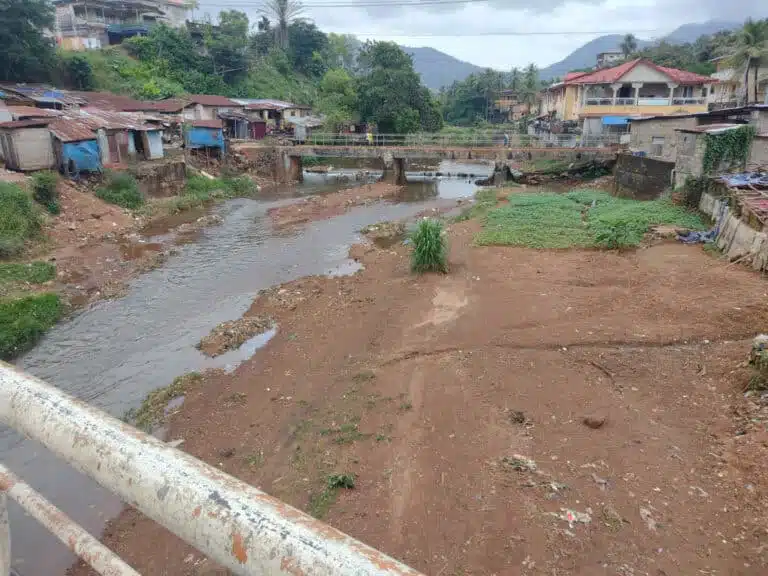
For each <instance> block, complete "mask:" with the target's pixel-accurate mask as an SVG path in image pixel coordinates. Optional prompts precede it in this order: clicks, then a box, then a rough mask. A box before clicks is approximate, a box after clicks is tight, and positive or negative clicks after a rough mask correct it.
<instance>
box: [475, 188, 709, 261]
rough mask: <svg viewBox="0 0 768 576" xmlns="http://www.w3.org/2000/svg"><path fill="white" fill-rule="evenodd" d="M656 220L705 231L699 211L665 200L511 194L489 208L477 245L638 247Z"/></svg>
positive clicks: (601, 194) (581, 192)
mask: <svg viewBox="0 0 768 576" xmlns="http://www.w3.org/2000/svg"><path fill="white" fill-rule="evenodd" d="M657 224H668V225H673V226H680V227H683V228H692V229H703V228H704V222H703V221H702V220H701V218H700V217H699V215H698V214H696V213H694V212H691V211H689V210H686V209H685V208H683V207H681V206H676V205H675V204H673V203H672V202H671V201H669V200H666V199H659V200H651V201H638V200H629V199H624V198H615V197H613V196H611V195H609V194H607V193H605V192H600V191H595V190H575V191H572V192H569V193H567V194H554V193H540V194H513V195H511V196H510V197H509V204H507V205H505V206H501V207H499V208H496V209H495V210H492V211H491V212H490V213H489V214H488V216H487V218H486V221H485V226H484V229H483V230H482V231H481V232H480V233H479V234H478V235H477V237H476V238H475V240H476V242H477V243H478V244H485V245H488V244H501V245H513V246H526V247H529V248H572V247H576V248H586V247H599V248H608V249H620V248H628V247H632V246H637V245H638V244H639V243H640V242H641V241H642V239H643V236H644V235H645V233H646V232H647V231H648V229H649V228H650V227H651V226H653V225H657Z"/></svg>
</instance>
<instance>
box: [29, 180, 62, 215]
mask: <svg viewBox="0 0 768 576" xmlns="http://www.w3.org/2000/svg"><path fill="white" fill-rule="evenodd" d="M58 183H59V175H58V174H56V172H51V171H50V170H45V171H43V172H36V173H35V174H33V176H32V196H33V198H34V199H35V201H36V202H37V203H38V204H41V205H42V206H44V207H45V209H46V210H48V212H50V213H51V214H58V213H59V212H61V207H60V206H59V192H58V190H57V189H56V186H57V185H58Z"/></svg>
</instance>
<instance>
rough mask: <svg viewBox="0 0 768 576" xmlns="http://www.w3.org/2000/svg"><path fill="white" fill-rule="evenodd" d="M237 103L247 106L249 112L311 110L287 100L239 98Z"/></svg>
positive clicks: (308, 107)
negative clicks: (291, 109)
mask: <svg viewBox="0 0 768 576" xmlns="http://www.w3.org/2000/svg"><path fill="white" fill-rule="evenodd" d="M235 102H238V103H240V104H243V105H245V108H246V109H247V110H288V109H290V108H293V109H301V110H310V109H311V107H310V106H304V105H302V104H294V103H293V102H286V101H285V100H274V99H272V98H238V99H235Z"/></svg>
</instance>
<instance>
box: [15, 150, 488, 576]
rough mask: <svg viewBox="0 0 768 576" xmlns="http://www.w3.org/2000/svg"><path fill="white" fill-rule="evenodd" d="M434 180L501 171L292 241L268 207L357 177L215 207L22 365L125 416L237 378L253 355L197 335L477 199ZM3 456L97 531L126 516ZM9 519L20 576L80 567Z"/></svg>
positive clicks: (89, 493) (92, 493)
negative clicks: (219, 379) (190, 379)
mask: <svg viewBox="0 0 768 576" xmlns="http://www.w3.org/2000/svg"><path fill="white" fill-rule="evenodd" d="M436 171H440V172H442V173H451V174H456V173H462V174H474V175H475V177H476V178H480V177H485V176H488V175H489V174H490V173H491V171H492V168H491V167H489V166H486V165H481V164H457V163H455V162H442V163H441V164H440V166H433V167H425V169H424V170H422V171H420V172H417V173H409V174H408V179H409V182H410V183H409V185H408V186H407V188H406V190H405V192H404V194H403V197H402V201H401V202H399V203H389V202H381V203H376V204H373V205H369V206H362V207H357V208H354V209H352V210H350V211H349V212H347V213H346V214H343V215H341V216H337V217H334V218H331V219H329V220H321V221H316V222H310V223H308V224H307V225H305V226H303V227H302V228H301V229H299V230H296V231H293V232H291V233H290V234H288V235H286V233H285V232H281V233H280V234H276V233H274V231H273V229H272V227H271V222H270V219H269V217H268V216H267V210H269V208H271V207H273V206H277V205H281V204H284V203H286V202H291V201H294V199H295V198H297V197H301V196H304V195H307V194H317V193H325V192H333V191H335V190H338V189H342V188H347V187H349V186H350V180H351V181H352V183H354V178H355V170H353V169H350V168H343V169H333V170H331V171H330V172H329V173H328V174H322V175H320V174H305V181H304V183H302V184H301V185H300V186H297V187H291V188H277V189H274V190H270V191H269V192H268V193H265V194H264V195H263V197H260V198H257V199H251V198H248V199H246V198H240V199H235V200H230V201H227V202H225V203H223V204H220V205H218V206H215V207H213V208H212V209H211V210H212V212H213V213H215V214H217V215H218V216H220V217H221V223H220V224H217V225H214V226H211V227H210V228H206V229H205V230H203V232H202V233H201V234H200V235H199V237H197V238H196V240H195V241H194V242H192V243H187V244H183V245H180V246H179V247H178V253H177V254H176V255H174V256H172V257H170V258H169V259H168V261H167V262H166V263H165V264H164V265H163V266H162V267H161V268H159V269H156V270H153V271H151V272H148V273H146V274H144V275H142V276H140V277H139V278H137V279H136V280H134V281H133V282H132V283H131V285H130V287H129V290H128V293H127V294H126V295H125V296H124V297H122V298H119V299H116V300H104V301H100V302H97V303H95V304H93V305H92V306H90V307H88V308H87V309H85V310H83V311H81V312H79V313H77V314H76V315H74V316H73V317H71V318H69V319H68V320H67V321H65V322H62V323H60V324H59V325H57V326H56V327H54V328H53V329H52V330H51V331H50V332H49V333H48V335H47V336H46V337H45V338H44V339H43V341H42V342H41V343H40V344H39V345H38V346H37V347H36V348H34V349H33V350H32V351H30V352H29V353H27V354H26V355H25V356H23V357H22V358H20V359H19V360H18V362H17V365H19V366H20V367H21V368H23V369H24V370H26V371H28V372H30V373H31V374H34V375H35V376H38V377H40V378H42V379H44V380H46V381H47V382H49V383H51V384H54V385H56V386H58V387H59V388H61V389H63V390H65V391H66V392H68V393H70V394H72V395H74V396H77V397H78V398H81V399H83V400H85V401H87V402H89V403H91V404H93V405H94V406H97V407H98V408H100V409H102V410H104V411H106V412H108V413H109V414H111V415H113V416H117V417H120V416H122V415H123V414H125V412H126V411H128V410H129V409H131V408H135V407H137V406H138V405H139V404H141V402H142V400H143V399H144V397H145V396H146V395H147V394H148V393H149V392H150V391H152V390H153V389H156V388H158V387H161V386H165V385H167V384H169V383H170V382H171V381H172V380H173V379H174V378H175V377H176V376H179V375H181V374H183V373H185V372H189V371H193V370H198V371H199V370H204V369H206V368H212V367H222V368H227V369H233V368H234V367H236V366H237V364H238V363H240V362H242V361H243V360H245V359H247V357H248V355H250V354H252V353H253V352H254V348H255V346H250V347H243V348H241V349H240V350H238V351H234V352H230V353H227V354H224V355H222V356H220V357H218V358H216V359H210V358H206V357H205V356H203V355H202V354H201V353H200V352H199V351H198V350H197V349H196V348H195V345H196V344H197V342H198V341H199V340H200V338H201V337H203V336H205V335H206V334H208V332H209V331H210V330H211V329H212V328H213V327H215V326H216V325H218V324H220V323H221V322H223V321H226V320H233V319H236V318H239V317H240V316H241V315H242V314H243V313H244V312H245V311H246V310H247V309H248V307H249V306H250V305H251V303H252V302H253V300H254V298H255V297H256V295H257V293H258V291H259V290H261V289H263V288H268V287H270V286H273V285H276V284H280V283H283V282H287V281H290V280H294V279H296V278H299V277H302V276H307V275H313V274H335V273H336V274H338V273H348V272H353V271H355V270H356V267H355V265H354V264H355V263H353V262H351V261H350V260H348V258H347V253H348V249H349V246H350V245H351V244H353V243H354V242H356V241H359V240H360V236H359V234H358V231H359V230H360V229H361V228H363V227H364V226H366V225H368V224H373V223H376V222H380V221H384V220H395V219H402V218H408V217H412V216H414V215H415V214H417V213H418V212H420V211H422V210H424V209H425V208H430V207H434V206H437V205H438V204H439V203H441V202H442V203H443V204H444V203H445V201H446V200H447V199H457V198H462V197H468V196H471V195H472V194H473V193H474V192H475V190H476V187H475V185H474V184H473V183H472V180H473V179H472V178H469V177H466V176H465V177H462V178H456V177H442V178H435V177H430V176H425V175H424V174H423V172H427V173H429V172H432V173H434V172H436ZM377 175H378V174H376V173H375V172H371V173H370V174H369V175H368V176H367V177H370V178H375V177H376V176H377ZM153 240H156V239H155V238H152V237H149V238H147V241H153ZM0 459H2V461H3V462H4V463H5V464H6V465H7V466H8V467H9V468H10V469H11V470H13V471H14V472H15V473H16V474H18V475H19V476H21V477H22V478H23V479H24V480H26V481H27V482H28V483H29V484H31V485H32V486H33V487H34V488H35V489H37V490H38V491H40V492H41V493H42V494H43V495H44V496H45V497H47V498H48V499H49V500H50V501H52V502H53V503H54V504H55V505H57V506H58V507H59V508H61V509H62V510H63V511H64V512H65V513H67V514H69V515H70V516H71V517H72V518H74V519H75V520H76V521H77V522H79V523H80V524H81V525H83V526H84V527H85V528H86V529H88V530H89V531H90V532H91V533H93V534H99V533H100V532H101V530H102V529H103V527H104V523H105V522H106V521H107V520H108V519H109V518H111V517H114V516H116V515H117V514H118V513H119V511H120V509H121V507H122V504H121V502H120V501H119V500H118V499H117V498H115V497H114V496H112V495H111V494H109V493H107V492H106V491H105V490H103V489H101V488H100V487H99V486H98V485H97V484H95V483H94V482H93V481H91V480H89V479H88V478H86V477H85V476H83V475H82V474H80V473H78V472H76V471H75V470H74V469H73V468H71V467H70V466H68V465H67V464H65V463H64V462H62V461H61V460H59V459H57V458H55V457H54V456H52V455H51V454H50V453H49V452H47V451H46V450H45V449H44V448H42V447H41V446H40V445H39V444H37V443H36V442H33V441H31V440H28V439H24V438H23V437H21V436H19V435H18V434H17V433H15V432H14V431H12V430H9V429H7V428H2V429H0ZM10 515H11V532H12V542H13V543H12V554H13V567H14V569H15V571H16V572H17V573H18V574H19V575H20V576H50V575H56V574H59V575H63V574H64V573H65V571H66V569H67V567H68V566H70V565H71V563H72V561H73V557H72V556H71V555H70V553H69V552H68V551H67V550H66V549H65V548H64V546H63V545H61V544H59V543H58V542H57V541H56V540H55V539H54V538H53V537H52V536H50V535H49V534H48V533H47V532H46V531H45V530H44V529H43V528H42V527H40V526H39V525H38V524H37V523H36V522H35V521H34V520H33V519H31V518H29V517H28V516H26V515H25V514H24V513H23V511H22V510H21V509H20V508H18V507H17V506H15V505H13V504H11V509H10Z"/></svg>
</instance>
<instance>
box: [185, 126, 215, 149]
mask: <svg viewBox="0 0 768 576" xmlns="http://www.w3.org/2000/svg"><path fill="white" fill-rule="evenodd" d="M186 144H187V148H221V149H222V150H223V149H224V132H223V131H222V129H221V128H207V127H204V126H191V127H190V128H189V131H188V132H187V142H186Z"/></svg>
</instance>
